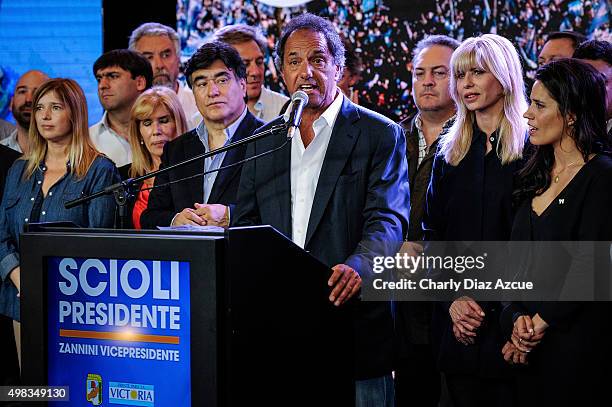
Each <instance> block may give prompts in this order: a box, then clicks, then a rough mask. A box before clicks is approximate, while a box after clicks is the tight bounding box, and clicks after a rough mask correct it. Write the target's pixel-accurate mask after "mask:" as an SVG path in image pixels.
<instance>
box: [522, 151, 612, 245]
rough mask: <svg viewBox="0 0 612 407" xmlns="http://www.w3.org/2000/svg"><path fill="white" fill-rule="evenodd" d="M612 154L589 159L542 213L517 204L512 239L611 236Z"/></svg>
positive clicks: (593, 238) (608, 238) (528, 205)
mask: <svg viewBox="0 0 612 407" xmlns="http://www.w3.org/2000/svg"><path fill="white" fill-rule="evenodd" d="M611 181H612V158H610V157H609V156H607V155H602V154H600V155H597V156H595V157H594V158H593V159H591V160H590V161H589V162H587V163H586V164H585V165H584V166H583V167H582V168H581V169H580V171H578V173H577V174H576V175H575V176H574V178H573V179H572V180H571V181H570V182H569V184H567V186H566V187H565V188H564V189H563V190H562V191H561V193H559V195H558V196H557V197H556V198H555V199H554V200H553V201H552V203H551V204H550V205H549V206H548V207H547V208H546V209H545V210H544V212H542V213H541V214H540V215H539V216H538V215H537V214H536V213H535V212H534V211H533V210H532V209H531V200H530V199H528V200H525V201H524V202H523V203H522V204H521V205H520V206H519V208H518V210H517V214H516V219H515V221H514V225H513V227H512V240H612V206H610V202H612V201H611V197H612V183H611Z"/></svg>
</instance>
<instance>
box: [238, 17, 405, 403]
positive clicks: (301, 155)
mask: <svg viewBox="0 0 612 407" xmlns="http://www.w3.org/2000/svg"><path fill="white" fill-rule="evenodd" d="M343 64H344V46H343V44H342V41H341V40H340V38H339V36H338V34H337V32H336V30H335V29H334V27H333V25H332V24H331V23H330V22H329V21H327V20H325V19H323V18H321V17H317V16H314V15H312V14H304V15H301V16H298V17H296V18H294V19H292V20H291V21H289V22H288V24H287V25H286V26H285V27H284V28H283V33H282V34H281V37H280V38H279V42H278V44H277V65H278V67H279V69H280V71H281V74H282V77H283V80H284V82H285V84H286V85H287V88H288V90H289V91H290V93H293V92H296V91H298V90H301V91H303V92H306V93H307V94H308V97H309V101H308V105H307V106H306V107H305V108H304V112H303V115H302V120H301V124H300V126H299V130H298V131H296V132H295V134H294V137H293V139H292V140H291V142H290V143H289V144H290V145H288V146H286V148H283V149H281V150H279V151H277V152H275V153H273V154H270V155H267V156H265V157H262V158H260V159H257V160H254V161H250V162H249V163H247V164H246V165H245V168H244V171H243V172H242V177H241V180H240V188H239V191H238V204H237V207H236V210H235V211H234V213H233V215H232V216H233V218H232V219H233V220H232V225H236V226H241V225H258V224H270V225H272V226H274V227H275V228H276V229H278V230H279V231H280V232H282V233H283V234H285V235H286V236H288V237H291V239H292V240H293V241H294V242H295V243H296V244H297V245H299V246H301V247H303V248H304V249H305V250H307V251H309V252H310V253H311V254H312V255H313V256H315V257H317V258H318V259H319V260H321V261H322V262H323V263H325V264H326V265H328V266H329V267H330V268H331V269H332V270H330V278H329V281H328V285H329V286H330V287H331V288H330V296H329V300H330V301H331V302H332V303H333V304H334V305H335V306H336V307H337V309H338V310H342V309H344V310H346V311H347V315H348V321H349V326H351V328H349V329H347V331H350V332H343V333H340V336H334V334H335V333H337V332H334V334H331V335H330V337H329V338H328V341H329V344H328V349H329V353H328V354H326V355H327V356H329V358H328V359H327V360H326V364H327V365H322V366H321V371H320V375H323V374H326V373H325V372H328V371H331V372H333V373H334V374H336V376H335V377H333V380H343V377H339V376H340V375H341V374H340V373H339V372H341V370H342V369H343V368H345V367H346V365H344V363H345V362H348V363H350V364H351V365H354V367H355V371H354V373H353V377H351V380H355V385H354V391H355V393H354V394H355V399H356V400H355V404H354V405H357V406H361V405H366V404H367V405H376V406H392V405H393V404H392V403H393V382H392V378H391V370H392V366H391V363H392V351H393V349H392V348H393V346H392V344H393V320H392V314H391V307H390V303H389V302H361V301H360V300H359V298H358V296H357V295H356V294H357V293H358V291H359V289H360V287H361V284H362V279H363V280H364V281H365V282H366V284H367V283H368V282H369V281H370V277H371V276H372V271H371V267H370V261H371V256H372V255H373V254H372V252H371V251H369V250H368V248H371V247H372V244H373V243H374V244H375V243H380V244H382V245H384V243H387V242H392V241H395V242H398V241H401V240H402V239H403V236H404V234H405V233H406V230H407V226H408V211H409V191H408V181H407V169H406V167H407V166H406V158H405V151H406V150H405V138H404V134H403V131H402V130H401V128H400V127H399V126H398V125H396V124H394V123H393V122H391V121H390V120H389V119H387V118H385V117H383V116H381V115H379V114H377V113H374V112H371V111H369V110H367V109H363V108H361V107H359V106H357V105H355V104H353V103H352V102H351V101H350V100H348V99H347V98H345V97H344V96H343V95H342V93H341V92H340V91H339V89H338V88H337V86H336V82H337V80H338V79H339V78H340V76H341V75H342V68H343ZM281 121H282V119H280V118H279V119H276V120H275V121H272V122H271V123H269V124H268V125H266V127H264V129H265V128H269V127H270V126H273V125H276V124H279V123H281ZM285 140H286V136H285V135H280V136H271V137H268V138H265V139H263V140H260V141H258V142H256V143H254V144H251V145H250V146H249V149H248V151H247V156H252V155H254V154H259V153H262V152H264V151H269V150H271V149H273V148H276V147H279V146H281V145H282V144H283V143H284V141H285ZM379 254H380V253H379ZM385 254H386V253H385ZM389 254H390V253H389ZM330 308H331V307H330ZM347 334H349V335H347ZM339 337H350V338H349V339H348V340H347V341H338V340H337V339H338V338H339ZM347 355H350V356H349V357H350V359H352V360H347V359H346V357H347ZM320 375H319V376H317V377H316V378H314V377H313V380H314V379H317V381H318V382H317V384H316V385H313V386H318V385H319V383H321V382H322V381H323V379H321V377H322V376H320ZM324 384H328V383H324ZM351 384H352V381H351ZM368 403H369V404H368Z"/></svg>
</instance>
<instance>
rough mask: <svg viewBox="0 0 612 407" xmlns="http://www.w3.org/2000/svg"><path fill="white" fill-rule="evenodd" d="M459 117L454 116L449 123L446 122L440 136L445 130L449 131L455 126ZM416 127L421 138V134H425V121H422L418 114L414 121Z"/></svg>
mask: <svg viewBox="0 0 612 407" xmlns="http://www.w3.org/2000/svg"><path fill="white" fill-rule="evenodd" d="M456 117H457V115H455V114H454V115H452V116H451V117H450V118H449V119H448V120H447V121H445V122H444V124H443V125H442V131H441V132H440V134H442V133H444V131H445V130H448V129H449V128H450V126H452V125H453V123H454V122H455V118H456ZM414 125H415V126H416V128H417V130H418V131H419V136H420V135H421V133H423V120H421V114H420V113H417V115H416V117H415V119H414Z"/></svg>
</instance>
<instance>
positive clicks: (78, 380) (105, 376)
mask: <svg viewBox="0 0 612 407" xmlns="http://www.w3.org/2000/svg"><path fill="white" fill-rule="evenodd" d="M47 266H48V268H47V272H48V274H47V305H48V310H49V313H48V349H49V351H48V384H49V385H67V386H70V397H71V403H70V405H72V406H90V405H96V406H97V405H103V406H107V405H108V406H112V405H114V404H115V405H129V406H147V407H148V406H151V407H152V406H155V405H157V406H170V405H172V406H186V407H187V406H191V357H190V335H191V329H190V325H191V320H190V317H191V316H190V296H189V289H190V288H189V272H190V268H189V266H190V264H189V263H188V262H178V261H158V260H118V259H94V258H72V257H48V258H47ZM50 405H53V404H50ZM57 405H58V406H60V405H63V404H62V403H57Z"/></svg>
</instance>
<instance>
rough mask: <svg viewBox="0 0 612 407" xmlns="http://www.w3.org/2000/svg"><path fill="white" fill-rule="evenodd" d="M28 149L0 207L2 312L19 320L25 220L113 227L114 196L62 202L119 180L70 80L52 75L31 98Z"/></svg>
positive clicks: (79, 92)
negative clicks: (73, 203) (97, 145)
mask: <svg viewBox="0 0 612 407" xmlns="http://www.w3.org/2000/svg"><path fill="white" fill-rule="evenodd" d="M32 106H33V110H34V112H33V114H32V119H31V122H30V132H29V137H30V140H31V143H32V147H31V149H30V153H29V154H28V155H27V156H26V157H24V158H23V159H20V160H17V161H16V162H15V164H14V165H13V166H12V167H11V169H10V170H9V173H8V176H7V179H6V186H5V190H4V196H3V199H2V205H1V206H0V278H1V285H0V313H2V314H4V315H7V316H8V317H10V318H13V320H15V321H19V298H18V293H19V288H20V268H19V264H20V256H21V255H22V254H23V255H27V253H20V252H19V234H20V233H21V232H22V231H23V227H24V225H25V224H26V223H35V222H51V221H70V222H73V223H75V224H76V225H78V226H81V227H88V228H96V227H97V228H111V227H113V223H114V207H115V205H114V201H113V198H112V196H103V197H100V198H98V199H94V200H92V201H90V202H89V203H88V204H85V205H82V206H77V207H75V208H71V209H66V208H64V203H65V202H66V201H70V200H72V199H75V198H78V197H80V196H83V195H87V194H90V193H92V192H95V191H98V190H100V189H103V188H105V187H107V186H109V185H111V184H113V183H115V182H118V180H119V174H118V172H117V169H116V167H115V165H114V164H113V162H112V161H110V160H109V159H108V158H106V157H104V156H103V155H102V154H100V153H99V152H98V151H97V150H96V149H95V147H94V146H93V144H92V143H91V141H90V139H89V132H88V126H87V103H86V100H85V95H84V94H83V90H82V89H81V87H80V86H79V85H78V84H77V83H76V82H75V81H73V80H72V79H61V78H58V79H51V80H49V81H47V82H45V83H43V84H42V85H41V86H40V87H39V88H38V89H37V91H36V93H35V94H34V97H33V103H32Z"/></svg>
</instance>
